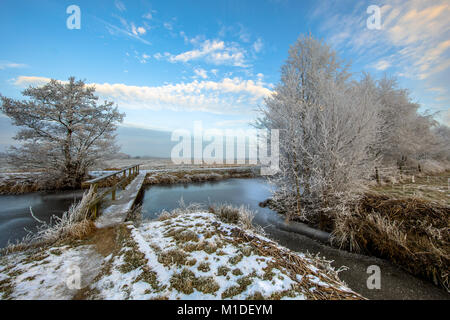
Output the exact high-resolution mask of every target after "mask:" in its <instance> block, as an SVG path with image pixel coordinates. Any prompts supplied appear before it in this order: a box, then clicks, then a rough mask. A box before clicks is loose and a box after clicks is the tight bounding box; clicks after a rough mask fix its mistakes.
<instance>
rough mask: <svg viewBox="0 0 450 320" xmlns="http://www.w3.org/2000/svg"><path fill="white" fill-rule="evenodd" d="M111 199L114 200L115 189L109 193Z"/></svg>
mask: <svg viewBox="0 0 450 320" xmlns="http://www.w3.org/2000/svg"><path fill="white" fill-rule="evenodd" d="M111 199H112V200H116V188H114V189H112V191H111Z"/></svg>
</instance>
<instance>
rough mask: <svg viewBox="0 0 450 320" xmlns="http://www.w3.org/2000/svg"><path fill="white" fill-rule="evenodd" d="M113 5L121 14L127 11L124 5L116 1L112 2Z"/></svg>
mask: <svg viewBox="0 0 450 320" xmlns="http://www.w3.org/2000/svg"><path fill="white" fill-rule="evenodd" d="M114 5H115V6H116V8H117V10H119V11H121V12H123V11H125V10H127V8H126V7H125V5H124V4H123V2H122V1H119V0H116V1H114Z"/></svg>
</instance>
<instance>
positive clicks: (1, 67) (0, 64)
mask: <svg viewBox="0 0 450 320" xmlns="http://www.w3.org/2000/svg"><path fill="white" fill-rule="evenodd" d="M25 67H27V65H26V64H23V63H15V62H0V70H4V69H12V68H25Z"/></svg>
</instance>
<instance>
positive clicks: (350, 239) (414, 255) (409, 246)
mask: <svg viewBox="0 0 450 320" xmlns="http://www.w3.org/2000/svg"><path fill="white" fill-rule="evenodd" d="M449 174H450V172H448V171H447V172H441V173H437V174H435V175H428V176H427V175H420V176H415V177H413V176H404V178H403V179H402V180H398V181H397V183H395V184H391V185H386V184H383V185H374V186H372V188H371V191H370V192H367V193H366V194H365V195H364V197H363V198H362V199H361V200H360V201H359V202H358V203H355V205H354V207H353V209H352V210H351V211H349V212H347V213H346V214H345V215H339V216H337V217H336V218H335V219H332V220H331V221H329V223H327V224H325V225H321V226H317V225H316V226H314V227H315V228H322V229H323V228H325V229H323V230H325V231H327V232H331V238H330V242H331V243H332V244H333V245H334V246H336V247H338V248H340V249H346V250H348V251H350V252H355V253H362V254H365V255H368V256H373V257H379V258H383V259H387V260H389V261H391V262H393V263H394V264H395V265H397V266H399V267H401V268H403V269H404V270H406V271H407V272H409V273H410V274H412V275H414V276H417V277H420V278H423V279H426V280H428V281H430V282H432V283H433V284H435V285H436V286H439V287H441V288H443V289H444V290H445V291H447V292H450V291H449V274H448V270H449V269H450V256H449V254H450V251H449V250H450V220H449V218H448V217H449V216H450V205H449V202H448V201H449V200H448V199H449V197H448V194H449V193H448V189H445V186H444V183H445V181H446V180H447V179H448V175H449ZM261 205H262V206H268V207H270V208H272V209H273V210H276V209H277V205H276V204H275V203H273V201H271V200H269V201H264V202H262V203H261ZM302 222H305V221H302Z"/></svg>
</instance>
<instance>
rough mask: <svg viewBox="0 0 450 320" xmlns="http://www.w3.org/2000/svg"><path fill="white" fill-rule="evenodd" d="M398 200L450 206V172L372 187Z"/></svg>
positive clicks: (411, 177)
mask: <svg viewBox="0 0 450 320" xmlns="http://www.w3.org/2000/svg"><path fill="white" fill-rule="evenodd" d="M372 189H373V190H375V191H377V192H381V193H385V194H388V195H390V196H394V197H397V198H405V197H416V198H420V199H423V200H427V201H435V202H441V203H444V204H447V205H450V171H446V172H443V173H439V174H433V175H425V174H424V175H421V176H414V178H413V176H409V177H407V178H405V179H403V181H402V182H399V183H393V184H392V183H391V184H385V185H381V186H374V187H372Z"/></svg>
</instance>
